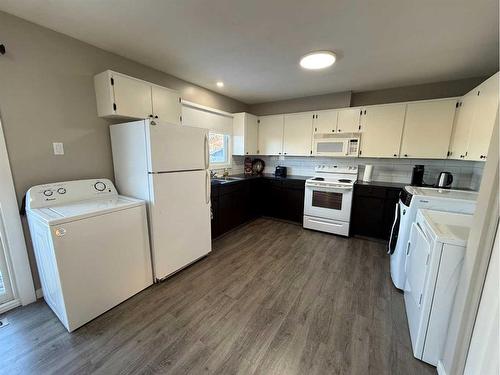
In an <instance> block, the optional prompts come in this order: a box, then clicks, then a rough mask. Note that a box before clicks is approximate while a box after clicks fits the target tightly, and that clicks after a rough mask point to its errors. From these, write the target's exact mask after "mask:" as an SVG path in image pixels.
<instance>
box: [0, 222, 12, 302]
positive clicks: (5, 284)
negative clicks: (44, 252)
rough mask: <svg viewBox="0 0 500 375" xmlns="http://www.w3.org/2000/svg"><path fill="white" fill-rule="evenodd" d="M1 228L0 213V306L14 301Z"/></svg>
mask: <svg viewBox="0 0 500 375" xmlns="http://www.w3.org/2000/svg"><path fill="white" fill-rule="evenodd" d="M2 228H4V225H3V221H2V216H1V213H0V305H2V304H3V303H5V302H8V301H10V300H12V299H14V293H13V290H12V284H11V279H10V275H9V269H8V267H7V259H6V253H5V250H6V247H5V245H4V244H5V238H4V237H5V236H4V234H3V231H2Z"/></svg>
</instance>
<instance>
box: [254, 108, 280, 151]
mask: <svg viewBox="0 0 500 375" xmlns="http://www.w3.org/2000/svg"><path fill="white" fill-rule="evenodd" d="M282 149H283V115H270V116H261V117H259V154H261V155H281V152H282Z"/></svg>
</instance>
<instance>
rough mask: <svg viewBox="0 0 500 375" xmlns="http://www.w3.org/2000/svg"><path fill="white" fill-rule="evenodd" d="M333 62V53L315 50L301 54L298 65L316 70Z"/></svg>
mask: <svg viewBox="0 0 500 375" xmlns="http://www.w3.org/2000/svg"><path fill="white" fill-rule="evenodd" d="M334 62H335V54H334V53H333V52H330V51H316V52H311V53H308V54H307V55H304V56H302V58H301V59H300V66H301V67H303V68H304V69H310V70H317V69H324V68H328V67H329V66H332V65H333V63H334Z"/></svg>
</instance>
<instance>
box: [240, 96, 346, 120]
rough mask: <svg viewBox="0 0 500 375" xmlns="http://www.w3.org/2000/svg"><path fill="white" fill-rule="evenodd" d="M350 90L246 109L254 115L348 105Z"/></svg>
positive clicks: (269, 103) (257, 105) (255, 105)
mask: <svg viewBox="0 0 500 375" xmlns="http://www.w3.org/2000/svg"><path fill="white" fill-rule="evenodd" d="M350 102H351V92H350V91H346V92H338V93H333V94H326V95H315V96H307V97H303V98H297V99H289V100H279V101H275V102H268V103H260V104H251V105H249V106H248V111H249V112H250V113H253V114H255V115H259V116H262V115H274V114H280V113H293V112H305V111H318V110H321V109H330V108H344V107H349V103H350Z"/></svg>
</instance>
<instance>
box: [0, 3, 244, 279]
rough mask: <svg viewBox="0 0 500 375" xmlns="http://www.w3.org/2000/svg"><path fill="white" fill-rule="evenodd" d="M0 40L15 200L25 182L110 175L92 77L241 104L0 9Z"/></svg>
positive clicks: (2, 103)
mask: <svg viewBox="0 0 500 375" xmlns="http://www.w3.org/2000/svg"><path fill="white" fill-rule="evenodd" d="M0 38H1V40H0V41H1V43H3V44H5V46H6V48H7V53H6V54H5V55H3V56H0V115H1V117H2V123H3V127H4V133H5V139H6V142H7V149H8V152H9V159H10V163H11V167H12V174H13V177H14V184H15V188H16V193H17V197H18V199H19V202H20V200H21V198H22V196H23V195H24V194H25V192H26V190H27V189H28V188H29V187H30V186H32V185H37V184H42V183H47V182H54V181H64V180H72V179H82V178H92V177H94V178H95V177H108V178H113V166H112V161H111V160H112V159H111V148H110V140H109V129H108V122H107V121H106V120H104V119H100V118H98V117H97V115H96V113H97V112H96V103H95V94H94V86H93V76H94V75H95V74H96V73H99V72H101V71H103V70H106V69H113V70H116V71H119V72H122V73H125V74H130V75H132V76H134V77H138V78H142V79H145V80H148V81H151V82H154V83H157V84H160V85H163V86H166V87H170V88H173V89H177V90H180V92H181V93H182V96H183V97H184V98H185V99H187V100H190V101H193V102H197V103H200V104H203V105H207V106H211V107H215V108H219V109H222V110H225V111H229V112H238V111H243V110H245V109H246V105H245V104H243V103H241V102H238V101H236V100H233V99H230V98H227V97H224V96H222V95H219V94H216V93H214V92H211V91H209V90H206V89H204V88H201V87H198V86H195V85H192V84H190V83H188V82H185V81H182V80H179V79H177V78H175V77H172V76H170V75H168V74H164V73H162V72H159V71H157V70H154V69H150V68H148V67H146V66H144V65H141V64H138V63H135V62H132V61H130V60H127V59H125V58H122V57H120V56H117V55H114V54H112V53H108V52H105V51H103V50H101V49H98V48H95V47H93V46H90V45H88V44H85V43H82V42H80V41H77V40H75V39H73V38H70V37H67V36H65V35H62V34H59V33H57V32H54V31H51V30H49V29H46V28H43V27H40V26H37V25H35V24H32V23H29V22H27V21H24V20H22V19H20V18H17V17H14V16H11V15H9V14H6V13H3V12H0ZM52 142H63V143H64V151H65V155H64V156H54V155H53V152H52ZM25 233H26V235H27V236H28V235H29V233H28V232H27V231H26V230H25ZM27 242H28V247H29V248H30V257H31V261H32V268H34V267H33V265H34V263H33V257H32V254H31V244H30V241H27ZM34 274H35V279H36V281H35V286H36V287H39V285H40V284H39V281H38V277H37V276H36V272H34Z"/></svg>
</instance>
